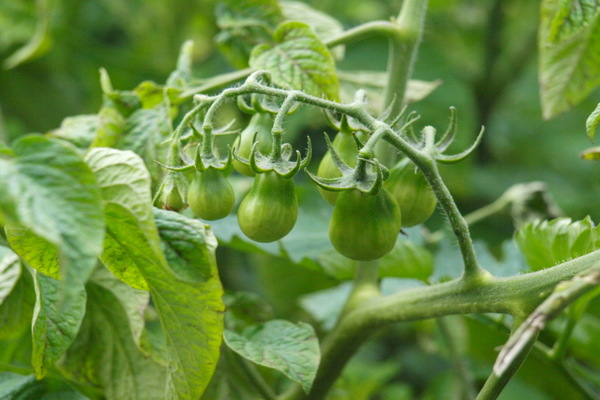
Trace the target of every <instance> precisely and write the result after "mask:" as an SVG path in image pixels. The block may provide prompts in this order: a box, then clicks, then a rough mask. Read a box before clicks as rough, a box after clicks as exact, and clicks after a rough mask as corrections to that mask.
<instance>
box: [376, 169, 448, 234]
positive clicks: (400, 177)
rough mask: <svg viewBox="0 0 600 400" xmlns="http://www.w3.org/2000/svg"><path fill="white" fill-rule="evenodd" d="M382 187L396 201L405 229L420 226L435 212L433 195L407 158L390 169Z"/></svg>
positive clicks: (422, 177)
mask: <svg viewBox="0 0 600 400" xmlns="http://www.w3.org/2000/svg"><path fill="white" fill-rule="evenodd" d="M383 186H384V187H385V188H386V189H387V190H388V191H389V192H390V193H391V195H392V196H393V197H394V198H395V199H396V202H397V203H398V206H399V207H400V212H401V213H402V226H403V227H405V228H409V227H411V226H415V225H418V224H422V223H423V222H425V221H426V220H427V219H428V218H429V217H430V216H431V214H433V212H434V211H435V207H436V205H437V199H436V197H435V194H434V193H433V191H432V190H431V187H430V186H429V184H428V183H427V180H426V179H425V176H424V175H423V173H422V172H421V171H420V170H418V169H417V168H416V166H415V164H414V163H413V162H412V161H410V160H409V159H407V158H405V159H403V160H401V161H399V162H398V164H396V165H395V166H394V168H392V170H391V171H390V176H389V178H388V179H387V180H386V181H385V182H384V185H383Z"/></svg>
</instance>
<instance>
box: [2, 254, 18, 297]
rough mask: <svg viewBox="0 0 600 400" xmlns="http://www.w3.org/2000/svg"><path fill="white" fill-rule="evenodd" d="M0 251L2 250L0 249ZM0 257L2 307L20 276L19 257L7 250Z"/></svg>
mask: <svg viewBox="0 0 600 400" xmlns="http://www.w3.org/2000/svg"><path fill="white" fill-rule="evenodd" d="M0 249H2V250H3V249H4V248H3V247H0ZM0 256H1V257H0V305H2V303H3V302H4V300H6V298H7V297H8V295H9V294H10V292H12V290H13V289H14V287H15V286H16V284H17V282H18V280H19V277H20V276H21V264H20V263H19V257H18V256H17V255H16V254H15V253H13V252H12V251H10V250H8V249H6V251H5V252H4V251H3V252H2V254H0Z"/></svg>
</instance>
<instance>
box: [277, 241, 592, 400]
mask: <svg viewBox="0 0 600 400" xmlns="http://www.w3.org/2000/svg"><path fill="white" fill-rule="evenodd" d="M598 262H600V250H597V251H595V252H593V253H590V254H588V255H585V256H583V257H579V258H576V259H574V260H571V261H568V262H565V263H563V264H560V265H557V266H555V267H552V268H548V269H545V270H542V271H538V272H533V273H530V274H525V275H519V276H515V277H510V278H496V277H488V278H487V279H482V280H481V281H480V282H479V283H474V282H469V281H465V280H464V279H463V278H459V279H455V280H453V281H449V282H445V283H441V284H437V285H433V286H427V287H418V288H414V289H407V290H403V291H401V292H399V293H396V294H393V295H389V296H385V297H377V298H372V299H369V300H366V301H364V302H362V303H360V304H359V305H357V306H356V307H355V308H354V310H353V311H351V312H349V313H348V314H347V315H345V317H344V318H343V319H342V320H340V322H339V323H338V325H337V326H336V327H335V328H334V330H333V331H332V332H331V333H330V334H329V335H328V336H327V338H326V339H325V341H324V342H323V346H322V355H321V359H322V361H321V365H320V366H319V370H318V372H317V377H316V379H315V381H314V384H313V389H312V391H311V392H310V394H309V395H305V394H303V392H302V391H301V390H296V391H294V392H293V393H290V394H288V395H286V396H283V397H282V398H281V399H285V400H292V399H294V400H299V399H311V400H320V399H322V398H323V397H324V396H325V394H326V393H327V392H328V391H329V389H330V388H331V386H332V385H333V383H334V382H335V379H337V377H338V376H339V374H340V372H341V370H342V368H343V366H344V365H345V363H346V362H347V361H348V359H349V358H350V356H351V355H352V354H354V352H355V351H356V349H357V348H358V347H359V346H360V345H361V344H362V342H363V341H364V340H366V339H367V338H368V337H369V336H370V335H371V334H373V333H374V332H377V331H378V329H379V328H382V327H384V326H387V325H389V324H391V323H394V322H406V321H416V320H422V319H429V318H437V317H442V316H447V315H454V314H471V313H502V314H511V315H513V316H517V317H518V318H519V317H520V316H523V315H526V314H528V313H530V312H531V311H533V310H534V309H535V308H536V307H537V306H538V305H539V304H540V303H541V302H542V301H543V300H544V299H545V298H546V297H548V296H549V295H550V294H551V293H552V291H553V290H554V288H555V287H556V285H557V284H558V283H559V282H561V281H563V280H566V279H570V278H572V277H573V276H575V275H576V274H578V273H580V272H582V271H585V270H587V269H588V268H591V267H592V266H593V265H594V264H596V263H598Z"/></svg>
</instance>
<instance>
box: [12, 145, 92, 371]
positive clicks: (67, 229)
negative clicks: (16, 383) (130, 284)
mask: <svg viewBox="0 0 600 400" xmlns="http://www.w3.org/2000/svg"><path fill="white" fill-rule="evenodd" d="M14 153H15V155H16V157H15V158H14V159H9V160H0V208H2V212H3V214H5V215H6V216H7V217H8V219H9V221H13V222H15V223H16V224H18V225H19V226H23V227H25V228H27V229H29V231H28V230H22V229H20V228H9V229H6V233H7V237H8V240H9V243H10V242H13V243H14V245H11V247H13V249H14V250H15V251H16V252H17V254H19V255H20V256H21V257H22V258H23V259H24V260H26V261H27V262H31V265H32V266H34V267H35V266H36V265H37V266H41V265H42V263H43V262H44V261H46V260H47V261H49V264H50V267H49V268H55V271H54V272H55V275H58V273H57V272H58V268H56V266H57V265H60V276H61V277H62V282H59V281H56V280H54V279H52V278H49V277H46V276H42V277H40V278H39V279H38V284H37V285H36V287H37V293H38V307H39V311H38V312H37V313H36V315H35V319H34V322H33V325H34V326H33V336H34V339H33V365H34V369H35V372H36V375H37V376H38V377H39V378H41V377H43V376H44V375H45V373H46V369H47V368H48V367H49V366H50V365H52V364H53V363H54V362H55V361H56V360H57V359H58V358H59V357H60V356H61V354H62V353H63V352H64V351H65V350H66V349H67V347H68V346H69V345H70V342H71V340H72V339H73V338H74V336H75V334H76V333H77V329H78V327H79V324H80V323H81V319H82V318H83V311H84V310H83V308H82V307H81V304H82V302H83V304H84V302H85V291H84V289H83V285H84V283H85V282H86V280H87V278H88V277H89V275H90V273H91V271H92V269H93V268H94V266H95V264H96V259H97V256H98V255H99V254H100V251H101V248H102V240H103V236H104V220H103V213H102V203H101V198H100V192H99V190H98V186H97V183H96V179H95V177H94V175H93V173H92V171H91V170H90V169H89V168H88V166H87V165H86V164H85V163H84V162H83V159H82V158H81V156H80V155H79V154H78V152H77V150H75V148H73V147H71V146H70V145H68V144H66V143H64V142H62V141H59V140H55V139H48V138H43V137H36V136H29V137H25V138H23V139H21V140H19V141H18V142H17V144H16V145H15V147H14ZM65 210H68V212H65ZM14 233H19V234H18V235H13V234H14ZM21 233H22V235H21ZM38 244H42V245H43V246H44V247H43V248H42V249H45V250H47V254H46V255H44V254H42V253H40V252H39V250H42V249H40V248H37V249H36V251H35V252H33V251H28V249H29V250H32V249H34V248H35V247H36V246H37V245H38ZM40 257H41V258H40ZM45 257H48V258H47V259H46V258H45ZM82 292H83V296H82V294H81V293H82ZM82 299H83V300H82Z"/></svg>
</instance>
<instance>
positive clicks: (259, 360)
mask: <svg viewBox="0 0 600 400" xmlns="http://www.w3.org/2000/svg"><path fill="white" fill-rule="evenodd" d="M224 339H225V342H226V343H227V345H228V346H229V348H231V349H232V350H233V351H235V352H236V353H238V354H239V355H241V356H242V357H244V358H246V359H248V360H250V361H252V362H254V363H256V364H259V365H262V366H265V367H268V368H274V369H276V370H278V371H281V372H282V373H284V374H285V375H286V376H287V377H288V378H290V379H291V380H293V381H294V382H298V383H300V384H301V385H302V388H303V389H304V391H305V392H307V393H308V391H309V390H310V388H311V386H312V381H313V380H314V378H315V375H316V373H317V368H318V366H319V359H320V357H321V355H320V350H319V342H318V340H317V337H316V335H315V332H314V330H313V328H312V327H311V326H310V325H308V324H305V323H302V322H299V323H298V324H293V323H291V322H289V321H283V320H273V321H269V322H267V323H265V324H259V325H255V326H252V327H249V328H246V329H245V330H244V332H243V334H241V335H240V334H238V333H236V332H234V331H230V330H225V333H224Z"/></svg>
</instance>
